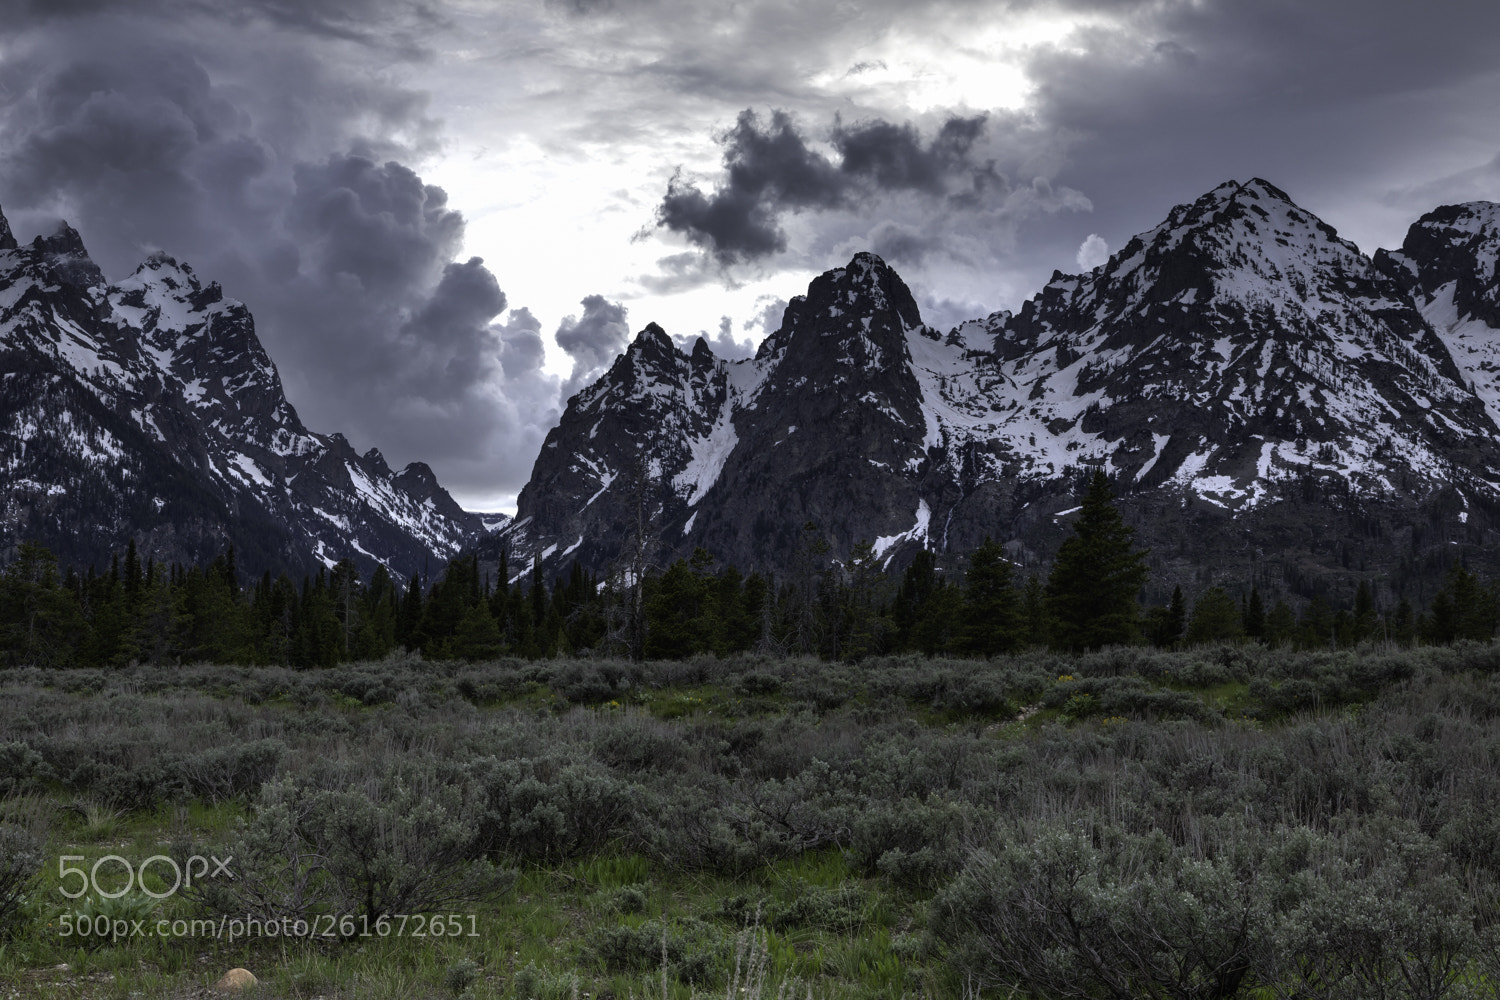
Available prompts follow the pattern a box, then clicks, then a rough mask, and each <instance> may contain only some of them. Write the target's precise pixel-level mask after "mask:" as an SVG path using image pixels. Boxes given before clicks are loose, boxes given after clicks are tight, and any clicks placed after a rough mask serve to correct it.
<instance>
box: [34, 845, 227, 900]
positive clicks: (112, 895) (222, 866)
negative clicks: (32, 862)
mask: <svg viewBox="0 0 1500 1000" xmlns="http://www.w3.org/2000/svg"><path fill="white" fill-rule="evenodd" d="M83 860H85V859H84V856H83V855H82V854H64V855H63V856H62V857H60V858H58V859H57V878H58V881H60V882H63V883H66V882H67V880H68V878H69V877H70V876H73V875H77V876H78V879H79V881H78V891H77V892H69V891H68V889H67V886H66V885H59V886H58V887H57V891H58V892H60V893H62V894H63V895H64V896H66V897H68V898H69V899H77V898H78V897H80V896H82V895H83V894H84V893H86V892H88V891H89V889H91V888H92V889H93V890H94V892H95V893H96V894H98V895H99V896H101V897H103V898H104V899H118V898H120V897H121V896H123V895H125V894H126V893H127V892H129V891H130V890H131V888H132V887H135V886H139V887H140V890H141V892H143V893H145V894H146V895H148V896H150V897H151V898H152V899H166V898H167V897H168V896H171V895H173V894H174V893H176V892H177V890H178V889H181V888H182V887H183V886H188V887H191V886H192V884H193V879H195V878H196V879H198V880H199V881H200V882H201V881H202V880H203V878H204V876H207V877H208V878H210V879H213V878H217V877H219V876H220V875H225V876H227V877H229V878H234V872H232V871H230V870H229V862H231V861H233V860H234V855H232V854H231V855H230V856H229V857H227V858H225V859H224V860H223V861H220V860H219V859H218V858H216V857H213V856H209V857H207V858H205V857H203V856H202V855H201V854H194V855H193V856H192V857H190V858H188V859H187V869H186V871H184V870H183V868H182V866H180V865H178V863H177V862H176V861H175V860H174V859H172V858H169V857H167V856H166V855H165V854H154V855H152V856H151V857H149V858H147V859H146V860H145V861H142V862H141V866H140V867H139V868H135V867H133V866H132V865H131V864H130V862H129V861H128V860H126V859H125V858H122V857H120V856H119V855H118V854H106V855H105V856H104V857H102V858H100V859H99V860H98V861H95V862H94V866H93V867H92V868H89V869H88V870H87V871H85V870H84V869H82V868H77V867H73V866H70V865H69V864H68V862H69V861H83ZM108 861H114V862H117V863H118V864H119V865H120V866H121V867H123V868H124V869H125V886H124V888H121V889H117V890H115V891H114V892H105V891H104V889H102V888H100V886H99V867H100V866H101V865H103V864H104V863H105V862H108ZM158 861H159V862H162V863H163V864H165V865H169V866H171V869H172V874H173V876H174V878H175V880H174V881H173V882H172V887H171V888H170V889H168V890H167V891H166V892H152V891H151V890H150V889H148V888H147V887H146V868H147V867H148V866H150V865H151V864H153V863H154V862H158ZM210 861H212V862H213V869H212V871H210V870H209V862H210ZM195 865H196V866H197V869H198V870H197V871H196V872H195V871H194V870H193V869H194V866H195Z"/></svg>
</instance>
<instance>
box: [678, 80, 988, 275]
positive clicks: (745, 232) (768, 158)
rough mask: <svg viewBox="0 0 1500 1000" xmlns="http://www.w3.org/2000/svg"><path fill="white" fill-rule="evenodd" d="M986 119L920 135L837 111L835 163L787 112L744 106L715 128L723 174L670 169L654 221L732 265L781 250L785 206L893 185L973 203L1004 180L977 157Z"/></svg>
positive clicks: (829, 201)
mask: <svg viewBox="0 0 1500 1000" xmlns="http://www.w3.org/2000/svg"><path fill="white" fill-rule="evenodd" d="M985 121H986V118H985V116H984V115H977V116H974V117H971V118H960V117H952V118H949V119H948V120H946V121H945V122H944V123H943V124H942V125H941V127H940V128H939V129H938V131H937V134H936V135H935V136H934V137H933V138H932V139H930V140H926V141H924V140H923V138H922V136H921V134H920V133H919V132H918V130H917V129H916V128H915V127H914V126H913V125H911V124H910V123H907V124H902V125H896V124H893V123H891V122H888V121H885V120H883V119H879V118H873V119H869V120H865V121H860V122H856V123H854V124H852V125H845V124H844V123H843V121H842V119H840V118H838V117H835V119H834V124H833V128H832V130H831V132H830V135H829V141H830V143H831V145H832V147H833V148H834V150H835V151H836V152H837V154H838V159H837V161H836V162H835V160H833V159H832V158H830V157H828V156H826V155H824V154H823V153H822V152H821V151H819V150H818V149H816V148H815V147H814V145H813V144H812V142H811V141H810V140H809V138H808V136H806V135H805V134H804V133H803V131H802V129H801V128H800V127H799V126H798V125H797V123H796V122H795V121H794V119H793V118H792V116H791V115H790V114H789V113H787V112H786V111H783V110H774V111H772V112H771V115H770V120H769V121H768V122H765V123H764V124H763V123H762V121H761V118H760V116H759V115H757V114H756V113H755V111H753V110H750V109H747V110H745V111H742V112H740V114H739V117H738V119H737V120H736V122H735V125H734V127H733V128H731V129H729V130H728V131H726V132H725V133H723V134H722V135H720V136H718V141H719V143H720V145H721V146H723V161H724V179H723V181H722V182H721V183H720V184H719V185H718V186H717V187H716V188H715V189H714V190H713V192H712V193H709V194H706V193H704V192H703V191H702V190H701V189H700V188H699V187H698V186H697V185H695V184H693V183H691V182H688V181H685V180H683V178H682V177H681V175H680V174H679V175H677V176H674V177H673V178H672V180H671V182H670V183H669V184H668V187H667V193H666V195H665V197H663V199H662V201H661V203H660V204H659V205H658V206H657V209H656V226H657V228H659V229H666V230H669V231H671V232H675V233H678V234H681V235H682V236H684V237H686V238H687V240H688V241H689V242H690V243H692V244H694V245H696V246H699V247H701V248H703V250H705V251H706V252H708V253H709V254H710V255H712V256H713V257H714V258H715V259H716V260H717V261H719V262H720V263H721V264H732V263H737V262H740V261H745V260H755V259H758V258H764V257H769V256H772V255H774V254H777V253H780V252H782V251H784V250H786V248H787V238H786V233H785V232H784V231H783V229H782V226H781V219H782V216H783V215H784V214H785V213H788V212H801V211H813V212H822V211H830V210H834V209H845V208H853V207H856V206H860V205H864V204H867V203H868V202H870V201H871V200H872V199H874V198H878V197H879V196H880V195H882V194H887V193H895V192H915V193H918V194H922V195H926V196H929V197H931V198H935V199H952V200H953V201H954V202H955V203H958V204H973V203H976V202H977V201H978V200H980V199H982V198H983V197H984V196H985V195H986V194H987V193H989V192H998V191H1001V190H1003V189H1004V186H1005V182H1004V179H1003V178H1002V177H1001V176H1000V175H999V174H998V173H996V171H995V168H994V163H993V161H986V162H975V161H974V159H973V153H974V147H975V143H976V141H977V140H978V139H979V138H980V137H981V136H982V135H983V133H984V129H985Z"/></svg>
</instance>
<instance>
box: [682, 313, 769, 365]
mask: <svg viewBox="0 0 1500 1000" xmlns="http://www.w3.org/2000/svg"><path fill="white" fill-rule="evenodd" d="M747 326H748V324H747ZM699 337H702V338H703V342H704V343H706V344H707V345H708V349H709V350H711V351H713V352H714V355H715V356H716V357H720V358H725V359H728V360H735V359H738V358H748V357H751V356H752V355H754V354H755V341H754V339H753V338H750V337H746V338H745V339H743V340H739V339H736V338H735V335H734V320H732V319H730V318H729V317H728V316H721V317H719V328H718V330H716V331H714V332H713V333H711V334H710V333H709V332H708V331H707V330H700V331H698V335H697V336H695V337H684V336H678V335H676V334H674V335H673V336H672V339H673V340H674V341H676V342H677V347H678V349H679V350H681V351H683V352H691V351H692V349H693V345H694V344H695V343H696V342H697V341H698V338H699Z"/></svg>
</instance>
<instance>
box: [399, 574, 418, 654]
mask: <svg viewBox="0 0 1500 1000" xmlns="http://www.w3.org/2000/svg"><path fill="white" fill-rule="evenodd" d="M422 603H423V602H422V578H421V576H419V575H418V574H415V573H413V574H412V578H411V582H410V583H409V584H407V587H406V596H405V597H403V598H402V599H401V613H400V614H399V615H397V616H396V645H398V646H402V647H404V648H406V649H412V650H414V649H417V648H419V647H420V646H421V645H422V611H423V608H422Z"/></svg>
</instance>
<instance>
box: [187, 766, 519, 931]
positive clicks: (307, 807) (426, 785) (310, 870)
mask: <svg viewBox="0 0 1500 1000" xmlns="http://www.w3.org/2000/svg"><path fill="white" fill-rule="evenodd" d="M478 836H479V822H478V818H477V809H476V808H475V804H474V796H473V795H472V792H471V790H469V789H464V788H459V787H453V786H451V785H444V784H441V783H439V782H438V781H436V780H435V779H434V775H433V769H432V767H431V765H430V764H428V765H426V766H421V765H418V766H415V767H412V768H409V769H406V770H403V769H400V768H397V767H390V768H387V769H386V770H385V771H384V772H383V773H381V774H379V775H376V776H375V777H372V778H370V779H367V780H366V781H365V782H363V783H362V785H357V786H355V787H353V788H344V787H338V788H328V787H320V786H319V785H318V784H317V783H315V782H313V781H311V780H305V779H304V780H295V779H280V780H277V781H272V782H268V783H267V784H266V785H265V786H263V788H262V789H261V793H260V796H259V799H258V801H257V803H256V806H255V812H254V816H253V817H252V819H251V820H250V822H249V823H248V824H246V825H245V826H244V827H242V829H241V831H240V834H239V836H238V838H237V839H236V841H235V842H234V843H233V844H232V845H231V846H230V847H229V848H228V852H229V853H230V854H231V855H232V856H233V857H234V859H235V864H234V872H233V875H234V878H233V879H232V880H230V881H221V882H210V883H206V884H195V885H194V887H193V889H192V890H191V891H190V892H185V893H184V895H185V896H187V897H189V898H193V899H196V900H198V901H199V902H201V903H203V904H204V905H206V906H207V907H209V908H210V909H213V910H216V911H218V912H221V913H227V914H239V915H245V916H254V917H261V918H266V919H282V918H288V919H294V920H296V919H310V918H312V917H314V916H316V915H317V914H320V913H334V914H339V915H344V914H348V915H351V916H356V917H363V918H364V919H365V921H366V922H373V921H376V920H378V919H380V918H381V917H383V916H388V915H392V914H407V913H411V914H415V913H433V912H440V911H443V910H451V909H454V908H455V907H457V906H459V905H461V904H464V903H473V902H479V901H483V900H487V899H490V898H492V897H494V896H495V895H498V894H499V893H501V892H503V891H505V890H506V889H508V888H509V887H510V885H511V884H512V883H513V882H514V878H515V876H514V873H513V872H508V871H501V870H498V869H496V868H495V866H494V865H493V864H492V863H490V862H489V861H488V860H486V859H484V858H482V857H481V856H480V855H481V850H480V847H479V844H478ZM178 853H179V854H183V855H186V854H187V853H188V852H187V850H186V849H185V847H183V848H179V849H178ZM199 853H204V852H199Z"/></svg>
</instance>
